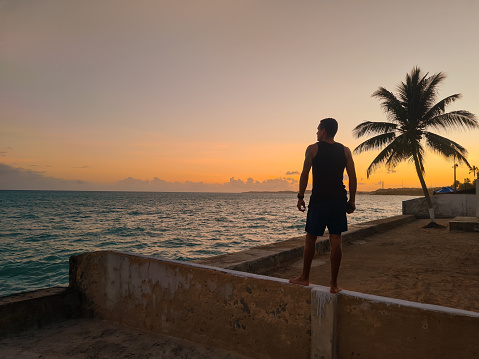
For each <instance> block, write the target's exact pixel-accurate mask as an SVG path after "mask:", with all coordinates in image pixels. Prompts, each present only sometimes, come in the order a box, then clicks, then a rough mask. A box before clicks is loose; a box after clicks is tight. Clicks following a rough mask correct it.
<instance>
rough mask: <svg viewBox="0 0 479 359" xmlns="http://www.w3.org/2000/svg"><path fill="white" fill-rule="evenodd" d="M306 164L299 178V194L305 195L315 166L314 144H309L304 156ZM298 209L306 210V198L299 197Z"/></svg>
mask: <svg viewBox="0 0 479 359" xmlns="http://www.w3.org/2000/svg"><path fill="white" fill-rule="evenodd" d="M304 157H305V158H304V164H303V171H302V172H301V177H300V178H299V192H298V194H299V195H300V196H302V197H304V192H306V187H307V186H308V179H309V171H310V170H311V167H312V166H313V154H312V145H311V146H308V148H307V149H306V154H305V156H304ZM297 207H298V209H299V210H300V211H301V212H304V211H305V210H306V203H305V202H304V198H298V204H297Z"/></svg>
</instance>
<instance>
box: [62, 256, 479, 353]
mask: <svg viewBox="0 0 479 359" xmlns="http://www.w3.org/2000/svg"><path fill="white" fill-rule="evenodd" d="M71 267H72V277H71V288H73V289H76V290H78V291H79V292H80V293H81V295H82V299H83V303H84V306H83V308H84V310H85V314H88V315H90V316H94V317H98V318H102V319H108V320H112V321H116V322H119V323H124V324H127V325H129V326H132V327H135V328H140V329H146V330H149V331H153V332H156V333H160V334H167V335H170V336H174V337H180V338H186V339H189V340H191V341H195V342H198V343H207V344H209V345H213V346H215V347H218V348H221V349H225V350H231V351H234V352H237V353H240V354H243V355H247V356H249V357H252V358H350V357H351V355H353V357H354V356H355V355H356V356H357V354H360V356H361V357H366V358H393V359H394V358H404V357H408V358H426V357H428V358H430V357H433V358H451V357H463V358H473V357H475V356H476V355H477V354H478V353H479V342H477V340H476V339H477V337H479V313H475V312H468V311H463V310H457V309H451V308H445V307H439V306H433V305H427V304H419V303H414V302H407V301H402V300H395V299H392V298H384V297H377V296H370V295H366V294H362V293H354V292H349V291H343V292H341V293H339V294H337V295H333V294H330V293H329V289H328V288H326V287H322V286H309V287H302V286H294V285H290V284H289V283H287V281H286V280H283V279H278V278H272V277H265V276H261V275H255V274H249V273H244V272H237V271H232V270H227V269H219V268H213V267H207V266H203V265H198V264H189V263H183V262H177V261H167V260H160V259H157V258H152V257H146V256H138V255H129V254H126V253H119V252H94V253H87V254H84V255H80V256H75V257H72V259H71ZM406 348H407V349H406Z"/></svg>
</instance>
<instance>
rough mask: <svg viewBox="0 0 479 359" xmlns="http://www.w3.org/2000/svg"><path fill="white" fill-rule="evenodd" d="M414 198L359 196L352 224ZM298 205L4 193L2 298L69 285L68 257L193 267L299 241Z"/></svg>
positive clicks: (392, 211) (233, 197)
mask: <svg viewBox="0 0 479 359" xmlns="http://www.w3.org/2000/svg"><path fill="white" fill-rule="evenodd" d="M412 198H416V197H414V196H378V195H358V197H357V201H356V202H357V210H356V212H355V213H354V214H352V215H349V216H348V223H350V224H354V223H360V222H365V221H370V220H374V219H378V218H384V217H390V216H394V215H397V214H401V208H402V207H401V203H402V201H404V200H408V199H412ZM306 199H308V196H307V197H306ZM296 201H297V199H296V195H295V194H291V193H156V192H148V193H147V192H68V191H0V296H5V295H9V294H14V293H19V292H24V291H31V290H35V289H39V288H45V287H51V286H66V285H68V259H69V257H70V256H71V255H75V254H80V253H84V252H90V251H98V250H120V251H125V252H132V253H139V254H144V255H150V256H156V257H163V258H169V259H176V260H182V261H191V260H195V259H199V258H204V257H209V256H214V255H219V254H224V253H229V252H236V251H239V250H242V249H246V248H251V247H254V246H258V245H263V244H268V243H273V242H278V241H282V240H286V239H289V238H292V237H296V236H300V235H302V234H304V224H305V219H306V214H305V213H302V212H299V211H298V210H297V208H296Z"/></svg>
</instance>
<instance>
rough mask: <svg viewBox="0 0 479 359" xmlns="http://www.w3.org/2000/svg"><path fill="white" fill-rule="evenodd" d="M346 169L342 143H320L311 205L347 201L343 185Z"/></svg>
mask: <svg viewBox="0 0 479 359" xmlns="http://www.w3.org/2000/svg"><path fill="white" fill-rule="evenodd" d="M345 168H346V155H345V153H344V146H343V145H342V144H340V143H337V142H335V143H327V142H323V141H321V142H318V153H317V154H316V156H315V157H314V158H313V191H312V193H311V200H310V203H315V202H320V201H323V200H335V199H338V200H342V199H344V200H346V199H347V192H346V188H345V186H344V184H343V174H344V169H345Z"/></svg>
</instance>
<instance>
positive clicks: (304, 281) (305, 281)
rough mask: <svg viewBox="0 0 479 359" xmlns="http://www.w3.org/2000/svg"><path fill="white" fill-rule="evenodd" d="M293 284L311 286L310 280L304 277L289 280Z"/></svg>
mask: <svg viewBox="0 0 479 359" xmlns="http://www.w3.org/2000/svg"><path fill="white" fill-rule="evenodd" d="M289 282H290V283H291V284H299V285H306V286H308V285H309V279H304V278H303V277H296V278H291V279H290V280H289Z"/></svg>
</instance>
